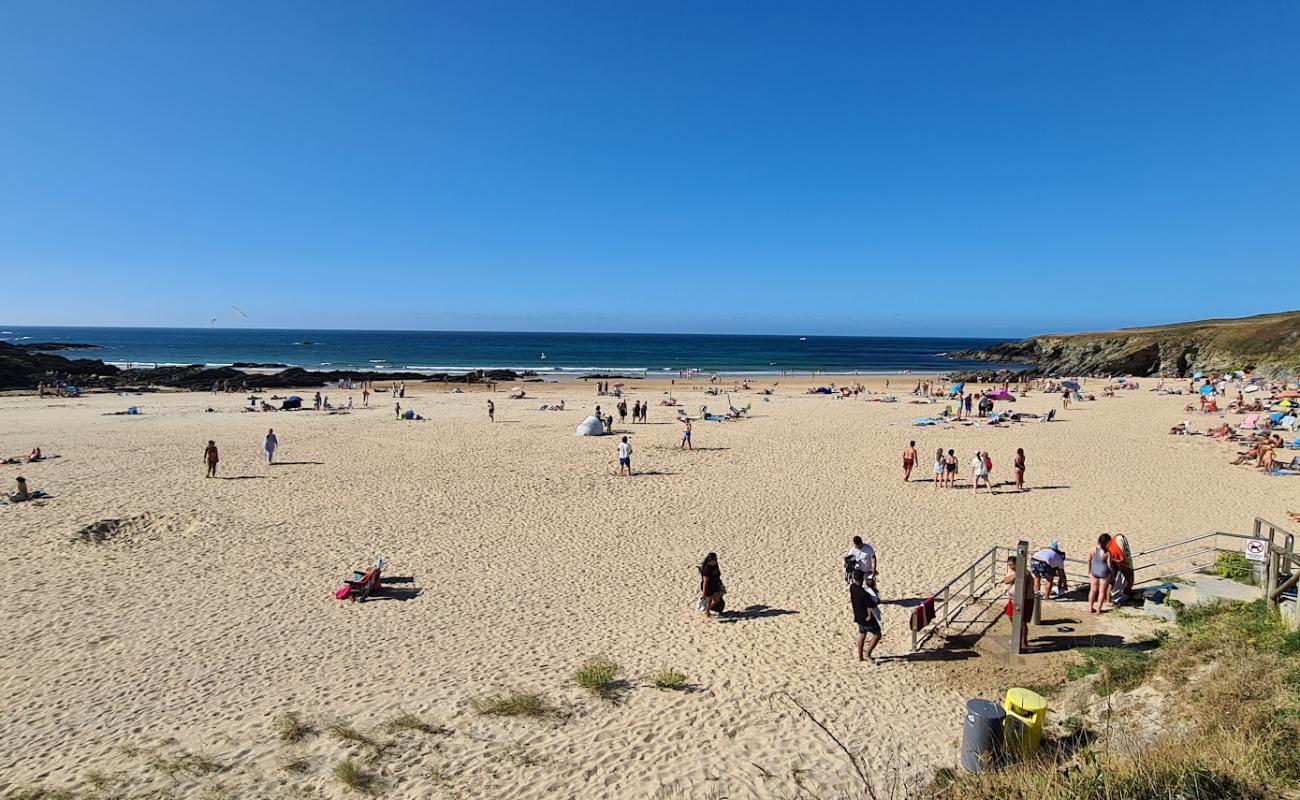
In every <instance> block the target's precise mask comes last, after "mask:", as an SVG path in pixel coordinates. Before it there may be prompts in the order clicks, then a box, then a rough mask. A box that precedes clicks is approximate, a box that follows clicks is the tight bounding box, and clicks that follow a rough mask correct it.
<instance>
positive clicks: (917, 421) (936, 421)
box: [912, 417, 948, 428]
mask: <svg viewBox="0 0 1300 800" xmlns="http://www.w3.org/2000/svg"><path fill="white" fill-rule="evenodd" d="M947 421H948V420H946V419H944V418H943V417H916V418H914V419H913V420H912V424H913V425H916V426H917V427H918V428H921V427H924V426H926V425H942V424H943V423H945V422H947Z"/></svg>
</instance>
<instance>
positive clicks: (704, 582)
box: [700, 553, 727, 618]
mask: <svg viewBox="0 0 1300 800" xmlns="http://www.w3.org/2000/svg"><path fill="white" fill-rule="evenodd" d="M726 591H727V590H726V589H725V588H723V585H722V570H721V569H720V568H719V567H718V554H717V553H709V554H708V555H707V556H705V557H704V563H702V564H700V600H702V601H703V602H702V603H701V605H702V606H703V607H704V616H705V617H706V618H707V617H711V616H713V612H714V611H716V612H718V613H719V614H720V613H722V609H723V606H724V601H723V599H722V595H723V594H724V593H725V592H726Z"/></svg>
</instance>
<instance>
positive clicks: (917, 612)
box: [908, 597, 934, 632]
mask: <svg viewBox="0 0 1300 800" xmlns="http://www.w3.org/2000/svg"><path fill="white" fill-rule="evenodd" d="M933 621H934V598H933V597H927V598H925V599H924V600H922V601H921V604H920V605H919V606H917V607H916V608H914V609H912V618H911V620H909V621H908V626H909V627H911V629H912V630H914V631H918V632H919V631H921V630H923V629H924V628H925V626H926V625H929V624H930V623H931V622H933Z"/></svg>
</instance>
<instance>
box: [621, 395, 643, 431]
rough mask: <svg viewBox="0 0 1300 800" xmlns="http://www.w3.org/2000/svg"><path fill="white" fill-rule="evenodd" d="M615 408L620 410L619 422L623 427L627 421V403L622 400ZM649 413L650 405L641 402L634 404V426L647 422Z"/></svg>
mask: <svg viewBox="0 0 1300 800" xmlns="http://www.w3.org/2000/svg"><path fill="white" fill-rule="evenodd" d="M615 408H616V409H618V422H619V424H620V425H622V424H623V423H624V422H625V421H626V420H627V401H626V400H622V399H620V400H619V401H618V405H617V406H615ZM648 413H650V403H648V402H646V403H642V402H641V401H640V400H637V401H636V402H634V403H633V404H632V424H634V425H635V424H636V423H638V422H645V421H646V415H647V414H648Z"/></svg>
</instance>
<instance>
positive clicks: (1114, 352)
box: [949, 311, 1300, 379]
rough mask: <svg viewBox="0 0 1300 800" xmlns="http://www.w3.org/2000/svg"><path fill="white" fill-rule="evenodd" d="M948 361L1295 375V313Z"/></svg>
mask: <svg viewBox="0 0 1300 800" xmlns="http://www.w3.org/2000/svg"><path fill="white" fill-rule="evenodd" d="M949 355H950V357H952V358H959V359H966V360H972V359H973V360H979V361H992V362H1017V363H1021V364H1028V365H1030V366H1031V369H1032V371H1033V372H1035V373H1038V374H1044V375H1136V376H1148V375H1159V376H1165V377H1187V376H1188V375H1191V374H1193V373H1196V372H1205V373H1221V372H1231V371H1233V370H1245V371H1246V372H1250V373H1253V374H1255V375H1262V376H1266V377H1277V378H1286V379H1294V378H1295V376H1296V375H1297V374H1300V312H1295V311H1291V312H1285V313H1281V314H1264V315H1261V316H1257V317H1245V318H1242V319H1228V320H1206V321H1203V322H1187V323H1181V324H1177V325H1163V326H1159V327H1153V328H1127V329H1122V330H1117V331H1108V332H1105V333H1078V334H1067V335H1047V336H1035V337H1032V338H1029V339H1024V340H1021V341H1019V342H1007V343H1004V344H998V345H994V346H992V347H989V348H987V349H984V350H975V351H963V352H958V353H950V354H949Z"/></svg>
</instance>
